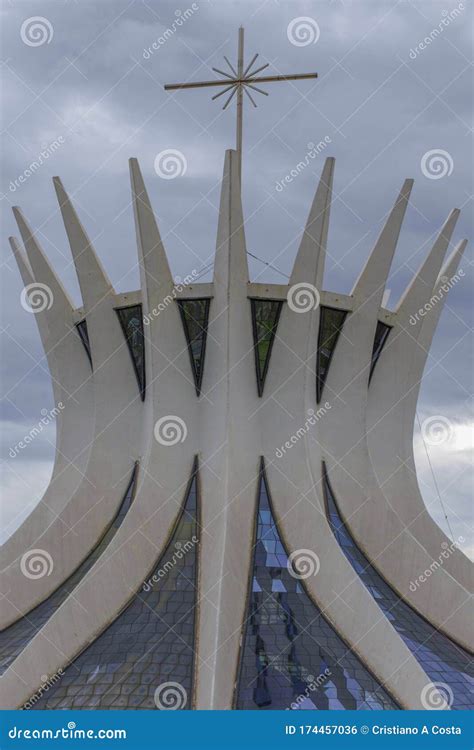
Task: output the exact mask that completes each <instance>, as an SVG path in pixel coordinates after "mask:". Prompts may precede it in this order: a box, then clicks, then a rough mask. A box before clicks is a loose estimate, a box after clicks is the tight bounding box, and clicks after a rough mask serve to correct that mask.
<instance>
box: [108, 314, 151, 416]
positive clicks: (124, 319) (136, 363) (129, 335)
mask: <svg viewBox="0 0 474 750" xmlns="http://www.w3.org/2000/svg"><path fill="white" fill-rule="evenodd" d="M115 312H116V313H117V316H118V319H119V321H120V325H121V327H122V331H123V335H124V336H125V339H126V341H127V346H128V350H129V352H130V356H131V358H132V364H133V369H134V371H135V376H136V378H137V383H138V387H139V389H140V396H141V399H142V401H144V400H145V391H146V377H145V334H144V331H143V313H142V306H141V305H130V306H129V307H117V308H116V309H115Z"/></svg>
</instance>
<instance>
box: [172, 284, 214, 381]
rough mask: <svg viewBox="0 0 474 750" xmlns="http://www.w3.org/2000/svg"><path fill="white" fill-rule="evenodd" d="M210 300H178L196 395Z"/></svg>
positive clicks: (200, 374) (204, 352) (200, 377)
mask: <svg viewBox="0 0 474 750" xmlns="http://www.w3.org/2000/svg"><path fill="white" fill-rule="evenodd" d="M210 302H211V300H210V299H209V298H203V299H187V300H178V306H179V312H180V314H181V320H182V321H183V327H184V333H185V336H186V341H187V343H188V351H189V357H190V360H191V368H192V371H193V377H194V385H195V387H196V393H197V395H198V396H199V395H200V393H201V383H202V376H203V372H204V357H205V354H206V338H207V324H208V321H209V307H210Z"/></svg>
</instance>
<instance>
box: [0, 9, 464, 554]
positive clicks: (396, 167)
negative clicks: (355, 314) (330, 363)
mask: <svg viewBox="0 0 474 750" xmlns="http://www.w3.org/2000/svg"><path fill="white" fill-rule="evenodd" d="M453 11H455V12H454V13H453ZM35 16H40V17H41V18H40V21H39V22H38V23H39V30H38V28H36V29H34V28H32V26H31V21H30V19H31V18H32V17H35ZM301 17H304V18H306V20H305V21H301V20H299V21H295V19H301ZM240 24H242V25H243V26H245V34H246V37H245V45H246V60H247V61H248V62H249V61H250V59H251V57H252V56H253V54H254V53H255V52H259V54H260V57H259V61H258V62H259V63H260V60H261V63H260V64H264V63H265V62H268V63H270V67H269V69H268V70H269V71H272V72H275V73H285V72H311V71H317V72H318V74H319V78H318V80H317V81H302V82H296V83H277V84H271V85H268V86H266V90H267V91H268V92H269V94H270V96H268V97H264V96H261V95H259V94H257V93H256V94H255V97H256V98H257V99H258V102H257V103H258V109H256V110H254V109H253V107H252V106H251V105H250V102H248V101H246V102H245V125H244V146H245V154H244V163H243V200H244V211H245V214H246V219H247V226H246V233H247V244H248V249H249V251H251V252H252V253H254V254H255V255H257V256H258V257H259V258H261V259H263V260H264V261H266V262H268V263H271V264H272V266H273V269H272V268H269V267H268V266H265V265H264V264H263V263H262V262H260V261H257V260H254V259H252V258H250V270H251V275H252V278H253V279H254V280H257V279H258V280H267V281H273V282H280V283H285V279H286V278H287V277H288V275H289V273H290V271H291V267H292V263H293V259H294V257H295V253H296V249H297V244H298V239H299V236H300V233H301V230H302V227H303V224H304V221H305V219H306V215H307V212H308V208H309V205H310V202H311V200H312V197H313V193H314V190H315V187H316V184H317V180H318V178H319V174H320V171H321V168H322V164H323V159H324V158H325V156H329V155H331V156H335V157H336V160H337V161H336V174H335V201H334V206H333V209H332V214H331V228H330V234H329V248H328V260H327V267H326V275H325V284H324V286H325V289H328V290H337V291H343V292H349V291H350V289H351V287H352V284H353V282H354V280H355V278H356V277H357V275H358V273H359V271H360V269H361V267H362V265H363V263H364V261H365V259H366V257H367V255H368V253H369V252H370V250H371V248H372V246H373V242H374V240H375V238H376V236H377V234H378V232H379V230H380V227H381V223H382V221H383V217H384V215H385V214H386V212H387V211H388V210H389V208H390V207H391V205H392V203H393V201H394V199H395V197H396V195H397V193H398V191H399V188H400V186H401V184H402V181H403V180H404V179H405V178H406V177H414V178H415V187H414V191H413V193H412V200H411V206H410V208H409V210H408V212H407V217H406V220H405V224H404V228H403V232H402V236H401V239H400V243H399V247H398V249H397V253H396V256H395V260H394V263H393V266H392V271H391V276H390V279H389V283H388V287H389V288H390V290H391V296H390V300H389V305H388V306H389V307H392V308H393V307H394V306H395V305H396V302H397V299H398V297H399V296H400V293H401V291H402V290H403V288H404V287H405V285H406V284H407V283H408V281H409V279H410V277H411V275H412V274H413V272H414V271H415V270H416V269H417V267H418V265H419V263H420V261H421V259H422V258H423V257H424V255H425V254H426V252H427V251H428V249H429V244H428V242H429V238H430V237H431V236H432V235H433V232H435V231H436V230H437V229H439V227H440V226H441V224H442V223H443V221H444V219H445V218H446V216H447V214H448V212H449V210H450V209H451V208H454V207H459V208H462V210H463V211H462V216H461V219H460V221H459V222H458V226H457V229H456V235H455V238H454V239H455V240H456V241H457V240H459V239H461V238H462V237H468V238H471V236H472V231H471V229H472V228H471V226H470V217H471V215H472V183H471V181H470V180H471V177H470V173H471V170H472V156H473V154H472V123H471V118H472V97H471V85H472V73H470V70H469V67H470V65H471V63H470V60H471V58H472V40H471V36H470V34H471V32H470V29H471V27H472V16H471V6H470V3H469V1H468V0H464V2H460V3H459V2H457V1H456V0H451V1H450V2H449V1H448V2H445V1H444V0H443V2H437V1H436V0H424V1H422V2H416V1H415V0H413V1H412V0H400V1H399V2H394V1H393V0H385V1H384V0H358V1H357V2H349V0H345V1H344V2H343V1H342V0H332V1H330V0H319V1H318V2H300V1H298V0H291V1H290V0H288V1H287V2H285V1H284V0H265V1H260V0H254V1H250V0H238V1H237V0H235V2H231V1H230V0H198V2H195V3H192V2H188V0H184V1H183V3H180V4H177V3H175V2H168V1H167V0H160V2H157V1H156V0H155V1H153V0H148V1H147V2H141V1H140V0H135V1H132V2H126V1H125V0H108V1H102V2H99V1H98V0H96V2H87V1H84V0H81V1H80V2H75V1H73V0H66V1H65V2H62V1H61V0H56V2H50V1H48V0H41V2H38V1H35V2H20V1H18V0H10V2H8V1H6V0H5V1H4V2H3V3H2V55H1V57H2V74H3V75H2V88H1V99H2V114H3V122H2V145H3V148H2V170H1V175H2V188H1V189H2V194H3V196H2V198H3V199H2V243H1V251H2V274H1V282H2V291H3V295H2V299H3V320H2V338H1V346H2V354H3V357H2V394H6V396H5V397H4V398H3V399H2V413H1V420H2V425H1V433H2V434H1V437H2V459H3V469H4V470H3V490H4V492H3V511H2V518H3V526H4V531H3V536H4V537H5V536H6V535H8V534H9V533H11V532H12V531H13V529H14V528H15V527H16V526H17V525H18V523H19V522H20V519H21V518H22V517H24V515H25V514H26V513H27V512H28V511H29V510H30V509H31V506H32V505H33V504H34V503H36V502H37V501H38V500H39V499H40V497H41V495H42V492H43V491H44V489H45V487H46V485H47V483H48V479H49V476H50V472H51V469H52V459H53V455H54V442H55V430H54V425H51V426H50V427H49V428H48V430H47V431H45V432H44V433H43V434H42V435H41V436H40V437H37V438H36V440H34V441H33V442H32V443H31V444H30V445H29V446H28V447H27V448H26V449H25V450H23V451H22V452H21V453H20V455H17V456H16V457H15V458H14V459H12V458H10V456H9V451H10V448H11V446H12V445H15V444H16V443H17V442H18V441H19V440H20V439H21V438H22V437H23V436H24V435H25V434H27V433H28V432H29V430H30V429H31V428H32V427H33V426H34V425H35V424H36V423H37V422H38V421H39V419H41V416H42V415H41V410H42V409H51V408H52V406H53V400H52V391H51V386H50V382H49V376H48V372H47V367H46V366H45V361H44V360H42V356H43V353H42V349H41V343H40V339H39V335H38V332H37V328H36V322H35V320H34V315H31V314H28V313H27V312H25V311H24V310H23V309H22V307H21V305H20V293H21V290H22V283H21V280H20V276H19V272H18V270H17V268H16V265H15V262H14V261H13V260H12V258H11V256H10V251H9V247H8V242H7V238H8V236H9V235H10V234H14V235H17V234H18V232H17V229H16V225H15V223H14V221H13V217H12V214H11V210H10V209H11V206H12V205H20V206H21V207H22V208H23V210H24V212H25V214H26V216H27V217H28V218H29V220H30V222H31V223H32V225H33V227H35V228H36V229H38V232H39V236H40V238H41V241H42V243H43V247H44V249H45V250H46V252H47V254H48V256H49V258H50V259H51V261H52V263H53V264H54V266H55V268H56V269H57V271H58V273H59V274H60V275H61V277H62V279H63V280H64V283H65V285H66V287H67V288H68V290H69V291H70V293H71V295H72V297H73V299H74V301H75V303H76V304H77V305H78V306H79V305H80V304H81V300H80V294H79V290H78V285H77V280H76V278H75V273H74V269H73V265H72V261H71V255H70V251H69V248H68V246H67V242H66V238H65V233H64V227H63V225H62V222H61V218H60V215H59V212H58V208H57V204H56V201H55V195H54V191H53V187H52V183H51V177H52V176H53V175H55V174H59V175H60V176H61V177H62V179H63V181H64V183H65V186H66V188H67V189H68V190H69V192H70V193H71V194H72V195H73V196H74V202H75V204H76V207H77V208H78V211H79V213H80V215H81V217H82V219H83V221H84V223H85V225H86V227H87V229H88V232H89V235H90V236H91V238H93V240H94V245H95V248H96V250H97V252H98V254H99V255H100V257H101V259H102V261H103V263H104V265H105V266H106V268H107V271H108V273H109V275H110V277H111V280H112V282H113V283H114V285H115V288H116V289H117V291H128V290H131V289H136V288H138V267H137V256H136V244H135V236H134V227H133V219H132V209H131V206H130V188H129V178H128V164H127V160H128V158H129V157H130V156H137V157H138V158H139V160H140V164H141V168H142V171H143V173H144V176H145V180H146V182H147V186H148V188H149V193H150V197H151V199H152V202H153V204H154V207H155V210H156V213H157V216H158V220H159V224H160V228H161V231H162V235H163V238H164V241H165V244H166V249H167V252H168V256H169V259H170V263H171V266H172V270H173V273H174V274H176V275H180V276H185V275H186V274H188V273H191V272H192V271H193V270H196V271H201V269H202V268H204V267H205V266H206V264H208V263H209V262H210V261H212V258H213V253H214V247H215V232H216V223H217V206H218V198H219V189H220V180H221V173H222V166H223V158H224V150H225V149H226V148H229V147H233V145H234V127H235V106H234V102H232V104H231V105H230V106H229V108H228V109H227V110H226V111H224V112H223V111H222V104H221V103H222V102H223V100H225V97H222V98H220V99H218V100H217V101H215V102H213V101H211V95H213V94H214V93H215V90H212V89H207V90H206V89H200V90H196V91H185V92H177V93H166V92H165V91H164V90H163V84H165V83H170V82H175V81H188V80H206V79H212V78H214V77H215V74H214V72H213V71H212V67H213V66H216V67H218V68H223V69H224V70H225V69H226V67H225V66H226V64H225V62H224V60H223V56H224V55H226V56H227V57H228V58H229V59H230V61H231V62H234V61H235V58H236V43H237V29H238V27H239V25H240ZM167 30H168V31H167ZM433 30H438V31H437V33H436V34H433V33H432V32H433ZM38 33H39V36H38V35H37V34H38ZM163 35H165V36H163ZM430 35H431V40H429V41H431V43H428V44H427V43H424V41H423V40H424V39H425V38H426V37H429V36H430ZM40 42H41V43H40ZM420 43H421V47H420ZM153 45H154V47H155V48H154V47H153ZM148 50H151V51H148ZM248 105H250V106H248ZM54 141H57V142H58V143H59V144H60V146H59V148H57V150H55V151H54V154H52V155H51V156H50V158H49V159H47V160H46V161H45V163H44V164H43V165H42V166H41V167H40V169H38V170H36V171H35V172H34V174H32V175H31V176H28V172H25V170H27V169H28V166H29V165H30V164H31V162H32V161H34V160H36V159H38V157H39V155H40V152H41V151H42V150H43V149H44V148H45V147H48V146H49V145H50V144H51V143H53V142H54ZM320 141H324V142H325V143H326V144H327V145H326V148H325V150H324V152H323V153H321V155H320V156H318V157H317V158H316V159H313V160H311V159H310V160H309V161H310V164H309V166H308V167H307V168H305V169H304V170H302V171H301V172H300V174H299V175H298V176H297V177H296V178H295V179H293V181H292V182H291V183H290V184H286V185H285V187H284V189H277V187H276V185H277V183H279V182H280V181H281V180H283V179H284V178H285V176H286V175H287V174H289V173H290V171H291V169H294V168H295V167H296V164H297V163H298V162H301V161H302V160H304V159H305V158H306V155H307V153H308V144H311V143H314V144H317V143H319V142H320ZM168 149H174V150H177V151H179V152H180V153H181V154H182V155H183V157H184V161H182V163H184V162H185V163H186V170H185V173H184V174H181V175H180V176H179V177H176V178H175V179H163V178H162V177H160V175H159V174H158V173H157V171H156V169H155V159H156V156H157V154H159V153H161V152H162V151H164V150H168ZM440 150H441V151H443V152H446V153H445V154H442V155H441V159H442V162H441V171H440V172H438V173H436V172H435V171H433V170H434V169H435V168H436V163H434V166H433V168H432V169H431V170H430V161H429V159H428V161H426V158H425V162H426V164H427V165H428V166H427V167H425V168H424V169H423V168H422V164H423V157H424V156H425V154H427V153H428V152H431V151H436V152H438V151H440ZM439 164H440V163H439V162H438V166H439ZM20 176H22V179H21V181H20ZM471 257H472V256H471V249H470V246H468V250H467V257H466V258H465V260H463V261H462V268H463V269H464V272H465V276H464V277H463V279H462V281H461V282H460V283H458V284H457V285H456V286H455V287H454V288H453V289H452V291H451V292H450V296H449V300H448V302H447V304H446V306H445V310H444V312H443V314H442V318H441V321H440V324H439V327H438V331H437V333H436V337H435V340H434V343H433V347H432V351H431V354H432V356H431V359H430V367H429V374H427V375H426V376H425V378H424V381H423V385H422V390H421V396H420V402H419V409H418V411H419V417H420V420H421V421H423V420H424V419H426V418H427V417H431V416H437V415H441V416H442V417H445V418H446V419H448V420H450V423H451V425H452V426H453V432H452V435H451V438H450V439H449V441H446V442H444V443H441V444H440V445H438V446H428V450H429V458H430V460H431V464H432V468H433V471H434V477H433V474H432V472H431V470H430V467H429V464H428V459H427V456H426V453H425V448H424V446H423V443H422V441H421V440H420V438H419V436H417V435H415V448H416V455H417V464H418V469H419V481H420V485H421V489H422V493H423V496H424V498H425V501H426V503H427V505H428V507H429V510H430V513H431V514H432V515H433V517H434V518H435V519H436V520H437V522H438V523H439V524H440V525H441V526H442V527H443V528H444V529H445V530H448V529H447V525H446V521H445V519H444V517H443V511H442V507H441V502H440V499H439V497H438V494H437V491H436V484H437V485H438V488H439V491H440V493H441V497H442V501H443V503H444V506H445V509H446V513H447V515H448V518H449V523H450V526H451V529H452V531H453V533H454V536H455V538H459V536H463V537H464V538H465V539H466V542H465V543H464V548H465V550H466V551H467V552H468V553H470V554H472V552H473V545H472V543H470V542H469V539H470V538H471V535H470V531H469V528H468V523H469V516H470V510H469V509H470V496H471V493H472V473H471V469H470V465H471V462H472V453H470V452H469V450H470V446H471V450H472V421H473V420H472V411H471V404H470V394H471V392H472V375H471V373H472V345H471V340H470V338H469V328H470V326H471V324H472V265H471V261H470V258H471ZM274 269H278V270H274ZM209 278H210V273H208V274H207V275H204V276H203V278H202V280H207V279H209ZM447 352H449V354H448V356H446V357H445V355H446V353H447ZM443 357H444V359H442V358H443Z"/></svg>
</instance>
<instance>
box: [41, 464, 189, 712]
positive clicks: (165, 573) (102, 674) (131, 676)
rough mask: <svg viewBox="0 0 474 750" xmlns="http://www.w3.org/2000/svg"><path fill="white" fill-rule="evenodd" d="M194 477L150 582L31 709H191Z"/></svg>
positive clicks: (145, 584) (146, 583)
mask: <svg viewBox="0 0 474 750" xmlns="http://www.w3.org/2000/svg"><path fill="white" fill-rule="evenodd" d="M196 472H197V466H195V469H194V471H193V475H192V477H191V480H190V482H189V485H188V488H187V491H186V498H185V502H184V506H183V511H182V513H181V516H180V518H179V521H178V523H177V526H176V529H175V531H174V534H173V536H172V539H171V541H170V543H169V544H168V546H167V548H166V550H165V552H164V554H163V555H162V556H161V558H160V560H159V561H158V563H157V565H156V567H155V568H154V569H153V571H152V572H151V574H150V578H149V579H148V581H146V582H145V583H144V585H143V587H142V588H141V589H140V591H138V592H137V593H136V594H135V596H134V597H133V599H132V601H131V602H130V604H129V605H128V606H127V607H126V609H124V610H123V612H121V613H120V614H119V616H118V617H117V618H116V620H114V622H113V623H112V624H111V625H110V626H109V627H108V628H107V629H106V630H104V632H103V633H102V634H101V635H100V636H99V637H98V638H97V639H96V640H95V641H94V642H93V643H92V644H91V645H90V646H88V647H87V648H86V650H85V651H83V652H82V654H80V656H78V658H77V659H76V660H75V661H74V662H73V663H72V664H70V665H69V667H68V668H67V669H66V670H65V673H64V676H62V677H61V679H60V680H59V681H58V682H57V683H56V684H54V685H53V686H52V687H51V688H50V689H49V690H48V691H47V692H45V693H43V695H42V696H41V698H40V699H39V700H38V701H37V702H36V703H35V704H34V705H33V706H32V708H34V709H101V710H104V709H134V710H139V709H140V710H141V709H156V708H158V707H159V705H160V701H161V705H165V706H166V705H168V706H169V705H170V704H169V703H168V701H172V700H176V705H179V707H180V708H183V709H189V708H191V699H192V687H193V684H192V683H193V667H194V626H195V611H196V601H197V599H196V591H197V555H198V552H197V544H198V539H197V536H196V535H197V513H198V510H197V487H196V484H197V473H196ZM170 683H173V684H172V685H170ZM155 695H156V698H155ZM156 701H157V702H156ZM172 705H173V704H172Z"/></svg>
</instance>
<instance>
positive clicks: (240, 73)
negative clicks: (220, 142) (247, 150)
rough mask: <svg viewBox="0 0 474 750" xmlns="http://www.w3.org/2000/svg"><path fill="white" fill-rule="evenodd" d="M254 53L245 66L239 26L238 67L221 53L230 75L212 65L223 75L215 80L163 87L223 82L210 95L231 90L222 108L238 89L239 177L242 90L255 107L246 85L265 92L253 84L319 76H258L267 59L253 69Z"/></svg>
mask: <svg viewBox="0 0 474 750" xmlns="http://www.w3.org/2000/svg"><path fill="white" fill-rule="evenodd" d="M257 57H258V54H256V55H254V56H253V57H252V59H251V61H250V62H249V64H248V65H247V67H246V68H245V69H244V30H243V28H242V26H241V27H240V28H239V43H238V57H237V70H236V69H235V68H234V66H233V65H231V63H230V62H229V60H228V59H227V57H225V56H224V60H225V61H226V63H227V65H228V66H229V69H230V71H231V73H232V75H230V74H229V73H226V72H225V71H224V70H219V68H213V70H214V72H215V73H218V74H219V75H222V76H224V79H218V80H215V81H199V82H197V83H169V84H167V85H166V86H165V91H176V89H199V88H205V87H208V86H223V87H224V88H223V90H222V91H219V93H218V94H215V96H213V97H212V99H213V100H214V99H218V98H219V97H220V96H223V95H224V94H226V93H227V92H230V94H229V96H228V97H227V99H226V101H225V103H224V106H223V107H222V109H226V108H227V107H228V105H229V104H230V102H231V100H232V99H233V97H234V94H236V93H237V126H236V150H237V154H238V163H239V178H240V176H241V173H242V119H243V95H244V91H245V93H246V95H247V96H248V98H249V99H250V102H251V103H252V105H253V106H254V107H256V106H257V104H256V103H255V100H254V98H253V96H252V95H251V93H250V91H249V90H248V89H252V91H256V92H257V93H259V94H263V95H264V96H268V93H267V92H266V91H263V89H261V88H259V87H258V86H256V85H255V84H257V83H273V81H299V80H301V79H305V78H317V77H318V74H317V73H295V74H291V75H280V76H259V77H258V78H257V77H256V76H257V74H258V73H261V72H262V70H265V68H268V66H269V63H266V64H265V65H261V66H260V67H259V68H257V69H256V70H252V68H253V65H254V63H255V61H256V59H257Z"/></svg>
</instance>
